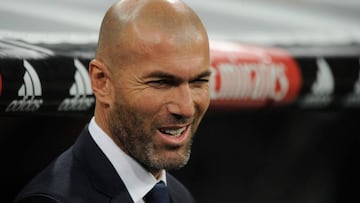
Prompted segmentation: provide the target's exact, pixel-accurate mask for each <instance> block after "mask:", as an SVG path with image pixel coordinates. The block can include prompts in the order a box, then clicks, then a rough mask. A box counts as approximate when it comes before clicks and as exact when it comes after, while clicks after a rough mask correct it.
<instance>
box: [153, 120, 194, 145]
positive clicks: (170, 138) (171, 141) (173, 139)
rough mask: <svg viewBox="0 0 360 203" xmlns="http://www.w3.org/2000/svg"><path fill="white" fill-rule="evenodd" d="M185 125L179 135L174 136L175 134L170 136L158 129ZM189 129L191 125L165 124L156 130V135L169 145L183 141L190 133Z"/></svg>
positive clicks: (179, 143) (176, 127)
mask: <svg viewBox="0 0 360 203" xmlns="http://www.w3.org/2000/svg"><path fill="white" fill-rule="evenodd" d="M183 127H186V128H185V130H184V131H183V132H182V133H181V135H180V136H178V137H175V136H170V135H167V134H165V133H162V132H161V131H160V129H179V128H183ZM190 129H191V125H190V124H189V125H182V126H166V127H161V128H159V129H158V130H157V133H156V134H157V135H158V137H159V138H160V139H161V140H162V142H164V143H166V144H169V145H181V144H182V143H183V142H185V140H186V139H187V137H188V136H189V135H190Z"/></svg>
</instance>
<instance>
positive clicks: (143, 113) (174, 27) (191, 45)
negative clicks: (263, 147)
mask: <svg viewBox="0 0 360 203" xmlns="http://www.w3.org/2000/svg"><path fill="white" fill-rule="evenodd" d="M209 60H210V59H209V41H208V36H207V33H206V30H205V28H204V26H203V24H202V22H201V20H200V19H199V17H198V16H197V15H196V14H195V13H194V11H193V10H192V9H191V8H189V7H188V6H187V5H186V4H185V3H184V2H181V1H178V0H123V1H119V2H117V3H115V4H114V5H113V6H112V7H111V8H110V9H109V10H108V11H107V13H106V14H105V16H104V19H103V22H102V25H101V28H100V34H99V41H98V47H97V50H96V56H95V59H93V60H92V61H91V62H90V64H89V73H90V78H91V84H92V88H93V92H94V95H95V97H96V105H95V112H94V117H93V118H92V119H91V121H90V123H89V125H88V126H86V127H85V128H84V130H83V132H82V133H81V135H80V136H79V138H78V139H77V141H76V142H75V144H74V145H73V146H72V147H71V148H69V150H67V151H65V152H64V153H63V154H62V155H60V157H58V158H57V159H56V160H54V162H53V163H52V164H51V165H50V166H48V167H47V168H46V169H45V170H44V171H42V172H41V173H40V174H39V175H38V176H36V177H35V178H34V179H33V180H32V181H31V182H30V183H29V184H28V185H27V186H26V187H25V189H24V190H23V191H22V192H21V193H20V194H19V195H18V197H17V200H16V201H17V202H66V203H68V202H76V203H79V202H122V203H124V202H135V203H142V202H146V203H147V202H151V201H152V200H148V199H147V196H149V195H148V194H151V193H152V191H153V190H152V188H153V187H154V186H155V185H158V184H157V183H159V182H160V183H163V186H162V188H163V189H164V190H162V191H161V192H159V193H158V194H159V196H163V197H162V198H163V199H166V200H167V202H173V203H176V202H179V203H189V202H194V198H193V196H192V195H191V193H190V192H189V191H188V190H187V189H186V187H184V185H182V184H181V183H180V182H179V181H178V180H177V179H176V178H175V177H174V176H172V175H171V174H170V173H169V172H167V170H172V169H179V168H181V167H183V166H185V165H186V164H187V162H188V160H189V158H190V152H191V144H192V141H193V136H194V134H195V131H196V129H197V128H198V126H199V124H200V121H201V119H202V118H203V116H204V114H205V112H206V110H207V108H208V106H209V102H210V99H209V79H210V61H209ZM164 185H165V186H166V187H164ZM166 194H167V195H168V196H165V195H166Z"/></svg>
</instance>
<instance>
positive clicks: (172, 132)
mask: <svg viewBox="0 0 360 203" xmlns="http://www.w3.org/2000/svg"><path fill="white" fill-rule="evenodd" d="M186 128H187V126H185V127H182V128H161V129H159V131H160V132H161V133H163V134H166V135H169V136H172V137H180V136H181V135H182V134H183V133H184V131H185V130H186Z"/></svg>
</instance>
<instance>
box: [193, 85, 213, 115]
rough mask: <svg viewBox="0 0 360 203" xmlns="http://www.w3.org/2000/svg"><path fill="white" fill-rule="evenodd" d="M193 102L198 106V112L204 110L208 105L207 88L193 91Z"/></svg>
mask: <svg viewBox="0 0 360 203" xmlns="http://www.w3.org/2000/svg"><path fill="white" fill-rule="evenodd" d="M193 99H194V103H195V104H196V105H197V106H198V108H199V111H200V112H204V113H205V111H206V110H207V109H208V107H209V105H210V92H209V89H208V88H206V89H198V90H195V91H194V92H193Z"/></svg>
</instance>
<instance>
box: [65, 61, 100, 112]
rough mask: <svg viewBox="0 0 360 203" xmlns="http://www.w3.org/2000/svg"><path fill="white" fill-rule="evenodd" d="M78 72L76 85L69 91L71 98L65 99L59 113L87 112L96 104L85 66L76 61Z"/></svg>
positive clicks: (76, 73) (75, 78) (75, 75)
mask: <svg viewBox="0 0 360 203" xmlns="http://www.w3.org/2000/svg"><path fill="white" fill-rule="evenodd" d="M74 65H75V67H76V71H75V74H74V80H75V82H74V84H73V85H72V86H71V87H70V89H69V95H70V96H72V97H70V98H65V99H64V100H63V101H62V102H61V104H60V105H59V107H58V111H85V110H88V109H90V108H91V107H92V106H93V104H94V101H95V100H94V98H93V97H92V95H93V93H92V89H91V83H90V77H89V74H88V72H87V70H86V68H85V67H84V65H83V64H82V63H81V62H80V61H79V60H78V59H74Z"/></svg>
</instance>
